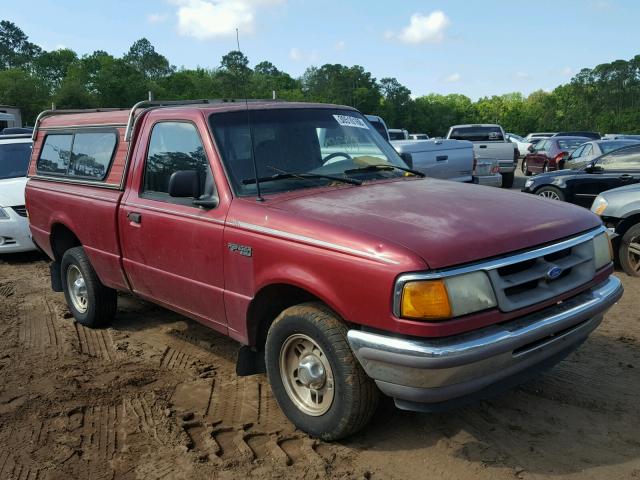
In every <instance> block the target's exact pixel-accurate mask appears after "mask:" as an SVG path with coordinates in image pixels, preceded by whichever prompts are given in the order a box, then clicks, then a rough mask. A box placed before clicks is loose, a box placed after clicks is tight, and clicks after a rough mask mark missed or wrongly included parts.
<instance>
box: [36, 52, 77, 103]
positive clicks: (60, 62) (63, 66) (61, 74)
mask: <svg viewBox="0 0 640 480" xmlns="http://www.w3.org/2000/svg"><path fill="white" fill-rule="evenodd" d="M77 61H78V55H76V52H74V51H73V50H70V49H68V48H62V49H59V50H53V51H51V52H42V53H41V54H40V55H39V56H38V57H37V58H36V59H35V60H34V62H33V69H34V72H35V74H36V75H37V76H38V77H40V78H41V79H42V80H43V81H44V82H45V83H46V84H47V85H49V88H50V90H51V91H52V92H53V91H55V90H56V89H57V88H58V87H59V86H60V84H61V83H62V80H64V78H65V77H66V76H67V72H68V70H69V68H70V67H71V65H73V64H75V63H76V62H77Z"/></svg>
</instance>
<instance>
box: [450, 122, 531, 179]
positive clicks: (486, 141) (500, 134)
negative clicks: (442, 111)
mask: <svg viewBox="0 0 640 480" xmlns="http://www.w3.org/2000/svg"><path fill="white" fill-rule="evenodd" d="M447 139H450V140H468V141H470V142H473V150H474V152H475V154H476V159H477V160H478V161H480V160H484V159H490V160H491V159H494V160H497V161H498V167H499V168H500V174H501V175H502V186H503V187H504V188H511V187H512V186H513V177H514V172H515V169H516V165H517V163H518V156H519V153H518V149H517V148H516V147H515V146H514V145H513V144H512V143H511V142H510V141H508V140H506V138H505V134H504V130H503V129H502V127H501V126H500V125H493V124H482V125H454V126H453V127H451V128H449V132H448V133H447Z"/></svg>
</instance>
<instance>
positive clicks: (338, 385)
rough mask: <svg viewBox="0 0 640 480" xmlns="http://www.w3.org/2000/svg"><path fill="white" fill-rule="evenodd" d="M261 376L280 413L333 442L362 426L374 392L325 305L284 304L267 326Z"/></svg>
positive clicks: (339, 324)
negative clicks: (263, 368) (265, 370)
mask: <svg viewBox="0 0 640 480" xmlns="http://www.w3.org/2000/svg"><path fill="white" fill-rule="evenodd" d="M265 362H266V366H267V375H268V377H269V383H270V384H271V389H272V391H273V394H274V396H275V398H276V400H277V402H278V405H280V408H281V409H282V411H283V412H284V414H285V415H286V416H287V418H289V420H291V422H292V423H293V424H294V425H296V427H298V428H299V429H301V430H303V431H305V432H307V433H309V434H311V435H313V436H315V437H319V438H322V439H323V440H337V439H340V438H344V437H346V436H348V435H351V434H353V433H355V432H357V431H358V430H360V429H361V428H362V427H364V426H365V425H366V424H367V422H368V421H369V419H370V418H371V416H372V415H373V413H374V411H375V409H376V407H377V404H378V397H379V391H378V389H377V387H376V386H375V383H374V382H373V381H372V380H371V379H370V378H369V377H367V375H366V374H365V372H364V370H363V369H362V366H361V365H360V363H359V362H358V360H357V359H356V358H355V356H354V354H353V352H352V351H351V347H350V346H349V343H348V341H347V327H346V325H345V324H344V323H343V322H341V321H340V320H339V319H338V318H337V317H336V315H335V314H334V313H333V312H332V311H331V310H329V309H328V308H327V307H326V306H324V305H322V304H320V303H305V304H301V305H296V306H293V307H289V308H287V309H286V310H285V311H283V312H282V313H281V314H280V315H279V316H278V318H276V319H275V320H274V322H273V324H272V325H271V327H270V328H269V332H268V334H267V341H266V345H265Z"/></svg>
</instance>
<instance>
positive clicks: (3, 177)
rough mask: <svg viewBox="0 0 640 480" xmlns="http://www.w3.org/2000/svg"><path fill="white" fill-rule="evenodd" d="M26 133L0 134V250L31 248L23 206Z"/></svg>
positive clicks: (28, 143) (27, 150) (27, 147)
mask: <svg viewBox="0 0 640 480" xmlns="http://www.w3.org/2000/svg"><path fill="white" fill-rule="evenodd" d="M30 156H31V136H30V135H3V136H0V254H2V253H16V252H26V251H29V250H34V249H35V248H36V247H35V245H34V244H33V242H32V241H31V235H30V233H29V221H28V219H27V212H26V210H25V207H24V188H25V185H26V183H27V168H28V166H29V157H30Z"/></svg>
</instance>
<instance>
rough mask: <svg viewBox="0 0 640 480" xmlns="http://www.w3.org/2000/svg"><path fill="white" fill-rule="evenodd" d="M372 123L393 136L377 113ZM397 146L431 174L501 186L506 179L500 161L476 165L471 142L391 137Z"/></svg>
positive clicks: (409, 160)
mask: <svg viewBox="0 0 640 480" xmlns="http://www.w3.org/2000/svg"><path fill="white" fill-rule="evenodd" d="M366 117H367V120H368V121H369V123H371V125H372V126H373V127H374V128H375V129H376V130H377V131H378V133H380V135H382V137H383V138H385V139H389V138H390V134H389V129H387V124H386V123H385V121H384V120H383V119H382V118H381V117H379V116H377V115H366ZM389 142H390V143H391V145H392V146H393V148H394V149H395V150H396V152H398V153H399V154H400V156H401V157H402V159H403V160H404V161H405V162H406V163H407V165H409V166H410V167H411V168H415V169H416V170H418V171H420V172H423V173H425V174H426V175H427V176H428V177H432V178H440V179H442V180H453V181H457V182H473V183H477V184H480V185H488V186H500V185H501V183H502V180H501V178H500V175H499V174H497V173H496V168H495V165H497V162H495V161H489V160H484V161H482V162H481V164H480V165H476V161H475V158H474V153H473V144H472V143H471V142H465V141H456V140H445V139H442V138H432V139H428V140H415V139H405V140H393V139H391V140H389Z"/></svg>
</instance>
